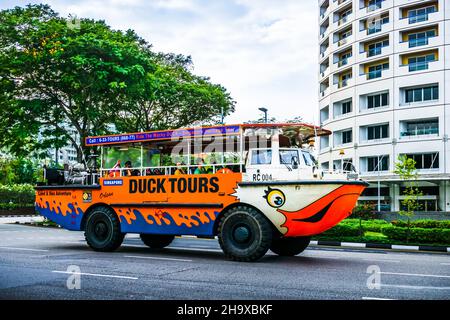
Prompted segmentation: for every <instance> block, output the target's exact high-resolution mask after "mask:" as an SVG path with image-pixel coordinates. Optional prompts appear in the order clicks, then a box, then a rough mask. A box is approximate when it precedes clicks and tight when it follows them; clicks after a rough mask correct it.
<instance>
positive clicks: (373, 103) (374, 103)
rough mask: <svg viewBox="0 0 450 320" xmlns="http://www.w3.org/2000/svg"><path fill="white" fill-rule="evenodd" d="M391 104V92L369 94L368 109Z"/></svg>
mask: <svg viewBox="0 0 450 320" xmlns="http://www.w3.org/2000/svg"><path fill="white" fill-rule="evenodd" d="M387 105H389V93H387V92H385V93H379V94H375V95H370V96H367V109H375V108H380V107H385V106H387Z"/></svg>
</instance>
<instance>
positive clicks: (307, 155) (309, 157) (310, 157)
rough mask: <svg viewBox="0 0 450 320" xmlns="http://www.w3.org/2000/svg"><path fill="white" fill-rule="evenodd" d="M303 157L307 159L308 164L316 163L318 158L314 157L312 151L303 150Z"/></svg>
mask: <svg viewBox="0 0 450 320" xmlns="http://www.w3.org/2000/svg"><path fill="white" fill-rule="evenodd" d="M302 155H303V159H305V163H306V165H307V166H314V165H316V159H315V158H314V157H313V155H312V154H311V153H309V152H308V151H302Z"/></svg>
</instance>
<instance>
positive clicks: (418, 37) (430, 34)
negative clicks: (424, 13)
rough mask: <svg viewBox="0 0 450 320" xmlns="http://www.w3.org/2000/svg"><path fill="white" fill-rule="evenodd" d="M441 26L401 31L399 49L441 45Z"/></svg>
mask: <svg viewBox="0 0 450 320" xmlns="http://www.w3.org/2000/svg"><path fill="white" fill-rule="evenodd" d="M438 36H439V26H438V25H437V24H436V25H432V26H427V27H422V28H415V29H409V30H405V31H402V32H400V44H399V47H398V49H399V51H405V50H409V49H415V48H422V47H427V46H428V47H432V46H436V45H439V37H438Z"/></svg>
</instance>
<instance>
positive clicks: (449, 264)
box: [441, 262, 450, 266]
mask: <svg viewBox="0 0 450 320" xmlns="http://www.w3.org/2000/svg"><path fill="white" fill-rule="evenodd" d="M441 264H442V265H443V266H450V263H444V262H443V263H441Z"/></svg>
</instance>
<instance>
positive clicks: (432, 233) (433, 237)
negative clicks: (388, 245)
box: [381, 226, 450, 244]
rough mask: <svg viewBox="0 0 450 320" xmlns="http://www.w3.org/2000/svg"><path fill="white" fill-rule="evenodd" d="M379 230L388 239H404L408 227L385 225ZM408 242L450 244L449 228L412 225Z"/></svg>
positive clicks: (405, 238)
mask: <svg viewBox="0 0 450 320" xmlns="http://www.w3.org/2000/svg"><path fill="white" fill-rule="evenodd" d="M381 232H382V233H383V234H384V235H385V236H387V237H388V238H389V239H393V240H399V241H406V240H407V232H408V228H405V227H396V226H386V227H383V228H382V230H381ZM409 242H417V243H448V244H450V229H439V228H416V227H414V228H411V229H410V235H409Z"/></svg>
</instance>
